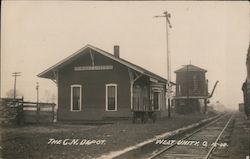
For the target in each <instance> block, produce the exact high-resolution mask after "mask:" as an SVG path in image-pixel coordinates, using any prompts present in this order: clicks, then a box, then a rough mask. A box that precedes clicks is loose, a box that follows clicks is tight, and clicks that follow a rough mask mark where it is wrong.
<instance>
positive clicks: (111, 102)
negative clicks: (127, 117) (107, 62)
mask: <svg viewBox="0 0 250 159" xmlns="http://www.w3.org/2000/svg"><path fill="white" fill-rule="evenodd" d="M106 111H117V84H106Z"/></svg>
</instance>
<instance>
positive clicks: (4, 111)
mask: <svg viewBox="0 0 250 159" xmlns="http://www.w3.org/2000/svg"><path fill="white" fill-rule="evenodd" d="M55 106H56V104H55V103H42V102H39V103H37V102H27V101H23V98H21V99H11V98H2V99H1V109H0V115H1V116H2V118H3V119H2V120H9V119H15V121H16V122H17V123H19V124H20V123H50V122H53V121H54V120H55V115H56V113H55Z"/></svg>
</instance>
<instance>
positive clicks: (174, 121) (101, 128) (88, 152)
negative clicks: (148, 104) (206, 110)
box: [2, 114, 207, 159]
mask: <svg viewBox="0 0 250 159" xmlns="http://www.w3.org/2000/svg"><path fill="white" fill-rule="evenodd" d="M204 118H207V116H205V115H201V114H197V115H187V116H184V115H175V116H173V117H172V118H171V119H167V118H166V119H161V120H158V121H157V122H156V123H151V122H149V123H146V124H132V123H131V121H120V122H116V123H115V124H112V125H98V126H96V125H95V126H89V125H60V124H55V125H28V126H23V127H5V128H4V129H2V139H3V141H2V157H3V158H6V159H13V158H24V159H28V158H36V159H40V158H41V159H44V158H51V159H52V158H55V159H57V158H60V159H61V158H62V159H63V158H87V159H88V158H96V157H98V156H100V155H101V154H104V153H108V152H111V151H115V150H120V149H124V148H126V147H128V146H131V145H135V144H136V143H139V142H142V141H145V140H146V139H149V138H152V137H154V136H155V135H159V134H162V133H165V132H167V131H171V130H175V129H178V128H180V127H184V126H186V125H189V124H193V123H195V122H198V121H200V120H202V119H204ZM51 138H53V139H57V140H65V139H79V140H83V139H88V140H99V139H100V140H105V144H100V145H97V144H91V145H62V144H48V142H49V139H51Z"/></svg>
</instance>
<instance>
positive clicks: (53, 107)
mask: <svg viewBox="0 0 250 159" xmlns="http://www.w3.org/2000/svg"><path fill="white" fill-rule="evenodd" d="M52 111H53V113H52V115H53V118H52V123H53V122H54V120H55V105H54V104H53V105H52Z"/></svg>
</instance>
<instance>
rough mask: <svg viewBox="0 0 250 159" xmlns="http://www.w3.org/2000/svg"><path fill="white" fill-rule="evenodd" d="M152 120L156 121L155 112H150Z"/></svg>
mask: <svg viewBox="0 0 250 159" xmlns="http://www.w3.org/2000/svg"><path fill="white" fill-rule="evenodd" d="M152 121H153V123H155V121H156V114H155V113H152Z"/></svg>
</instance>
